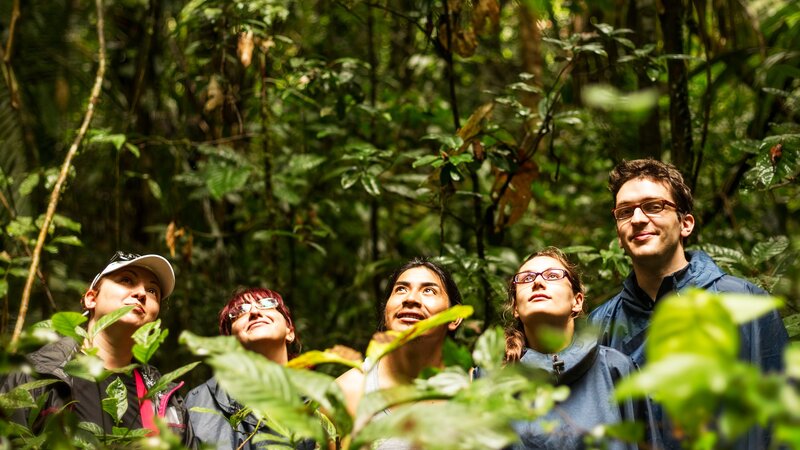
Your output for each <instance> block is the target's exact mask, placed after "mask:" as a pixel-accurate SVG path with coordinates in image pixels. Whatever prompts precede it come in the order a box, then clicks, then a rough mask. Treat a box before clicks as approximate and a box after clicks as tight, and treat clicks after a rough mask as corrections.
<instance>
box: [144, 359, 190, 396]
mask: <svg viewBox="0 0 800 450" xmlns="http://www.w3.org/2000/svg"><path fill="white" fill-rule="evenodd" d="M198 364H200V361H195V362H193V363H189V364H186V365H184V366H181V367H179V368H177V369H175V370H173V371H172V372H169V373H165V374H164V375H161V378H159V379H158V381H156V383H155V384H154V385H152V386H150V389H148V390H147V395H146V396H145V397H147V398H152V397H153V396H154V395H156V394H157V393H158V392H159V391H163V390H164V389H166V387H167V386H168V385H169V384H170V383H172V382H173V381H175V380H177V379H178V378H180V377H182V376H183V375H184V374H186V373H187V372H189V371H190V370H192V369H194V368H195V367H197V365H198Z"/></svg>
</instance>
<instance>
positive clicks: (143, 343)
mask: <svg viewBox="0 0 800 450" xmlns="http://www.w3.org/2000/svg"><path fill="white" fill-rule="evenodd" d="M168 334H169V330H161V319H158V320H156V321H154V322H150V323H146V324H144V325H142V326H141V327H139V329H138V330H136V332H135V333H133V341H134V342H135V344H134V345H133V357H134V358H136V360H137V361H139V362H141V363H143V364H147V363H148V361H150V358H152V357H153V355H154V354H155V353H156V351H157V350H158V348H159V347H160V346H161V344H162V343H163V342H164V339H166V338H167V335H168Z"/></svg>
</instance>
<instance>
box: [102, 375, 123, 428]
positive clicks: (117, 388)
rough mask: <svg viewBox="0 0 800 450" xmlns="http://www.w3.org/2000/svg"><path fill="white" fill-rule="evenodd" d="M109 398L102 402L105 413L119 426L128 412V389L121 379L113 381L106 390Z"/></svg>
mask: <svg viewBox="0 0 800 450" xmlns="http://www.w3.org/2000/svg"><path fill="white" fill-rule="evenodd" d="M106 394H107V395H108V397H106V398H104V399H103V401H102V404H103V411H105V412H107V413H108V414H110V415H111V417H112V418H113V419H114V423H116V424H117V425H119V423H120V421H122V416H123V415H124V414H125V411H127V410H128V389H127V388H125V383H123V382H122V380H121V379H120V378H117V379H116V380H114V381H112V382H111V383H110V384H109V385H108V387H107V388H106Z"/></svg>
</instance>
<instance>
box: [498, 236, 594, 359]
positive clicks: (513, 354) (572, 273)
mask: <svg viewBox="0 0 800 450" xmlns="http://www.w3.org/2000/svg"><path fill="white" fill-rule="evenodd" d="M539 256H547V257H550V258H553V259H555V260H557V261H558V262H559V263H561V265H562V266H564V268H565V269H566V270H567V279H568V280H569V282H570V284H571V285H572V292H573V293H574V294H579V293H580V294H584V295H585V294H586V289H585V288H584V286H583V281H581V273H580V271H579V270H578V266H577V265H576V264H574V263H572V261H570V260H569V258H567V255H566V254H564V252H562V251H561V249H559V248H558V247H545V248H543V249H541V250H539V251H538V252H536V253H534V254H532V255H531V256H528V257H527V258H526V259H525V261H523V262H522V264H520V265H519V267H522V266H524V265H525V264H526V263H527V262H528V261H530V260H532V259H533V258H537V257H539ZM516 300H517V285H516V284H514V277H513V276H512V277H511V278H509V280H508V302H506V305H505V307H504V312H505V313H506V314H509V313H511V314H513V312H514V303H515V302H516ZM581 314H583V311H581V312H580V313H578V314H576V315H575V316H573V317H579V316H580V315H581ZM504 331H505V335H506V362H512V361H519V359H520V358H521V357H522V349H523V348H524V347H525V346H526V345H527V344H528V340H527V338H526V337H525V327H524V326H523V325H522V320H521V319H520V318H519V317H517V318H515V320H514V321H513V322H511V323H509V324H507V325H506V327H505V329H504Z"/></svg>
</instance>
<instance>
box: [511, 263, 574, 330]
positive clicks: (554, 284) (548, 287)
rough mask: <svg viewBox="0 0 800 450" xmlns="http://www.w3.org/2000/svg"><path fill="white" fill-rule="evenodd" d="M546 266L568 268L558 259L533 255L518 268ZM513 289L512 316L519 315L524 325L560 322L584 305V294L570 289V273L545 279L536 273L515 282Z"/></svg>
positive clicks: (533, 269)
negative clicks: (528, 281)
mask: <svg viewBox="0 0 800 450" xmlns="http://www.w3.org/2000/svg"><path fill="white" fill-rule="evenodd" d="M548 269H563V270H567V271H568V268H567V267H565V266H564V265H563V264H562V263H561V262H560V261H559V260H558V259H555V258H552V257H550V256H536V257H534V258H532V259H530V260H529V261H527V262H526V263H525V264H523V265H522V267H520V268H519V270H518V272H537V273H540V272H544V271H546V270H548ZM515 289H516V295H515V296H514V317H517V318H519V319H520V320H521V321H522V323H523V325H524V326H525V328H526V329H528V328H529V327H533V326H535V325H538V324H550V325H556V326H560V325H563V324H565V323H567V322H569V321H571V320H573V319H574V317H575V316H577V315H578V314H579V313H580V312H581V311H582V309H583V294H582V293H580V292H577V293H576V292H574V291H573V288H572V282H570V279H569V276H567V277H564V278H561V279H560V280H550V281H545V280H544V278H543V276H542V275H538V276H537V277H536V279H535V280H533V281H532V282H530V283H518V284H517V285H516V286H515ZM526 334H527V333H526Z"/></svg>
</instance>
